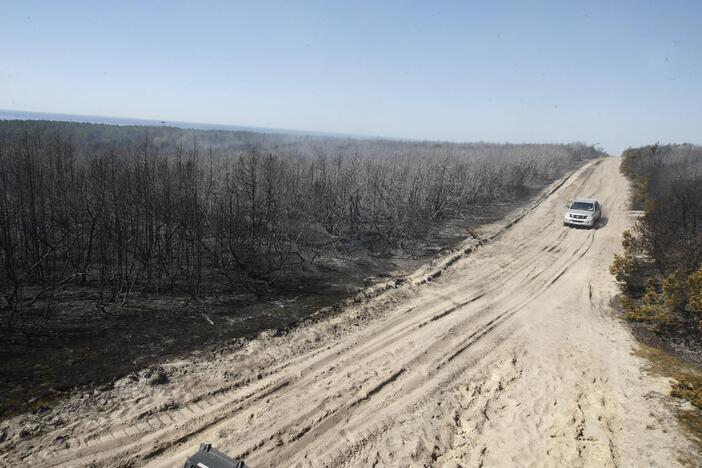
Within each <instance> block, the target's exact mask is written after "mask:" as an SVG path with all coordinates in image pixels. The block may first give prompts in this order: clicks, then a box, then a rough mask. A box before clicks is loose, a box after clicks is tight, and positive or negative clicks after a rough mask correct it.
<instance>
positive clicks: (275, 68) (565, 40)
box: [0, 0, 702, 152]
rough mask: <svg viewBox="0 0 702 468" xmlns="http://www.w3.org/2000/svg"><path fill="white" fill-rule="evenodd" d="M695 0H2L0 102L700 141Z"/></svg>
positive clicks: (109, 111)
mask: <svg viewBox="0 0 702 468" xmlns="http://www.w3.org/2000/svg"><path fill="white" fill-rule="evenodd" d="M701 25H702V2H700V1H660V0H655V1H617V0H610V1H591V2H586V1H529V0H522V1H494V2H486V1H482V2H468V1H465V2H440V1H426V2H424V1H422V2H419V1H417V2H410V1H397V2H392V1H388V2H380V1H367V2H362V1H338V2H332V1H318V2H302V1H301V2H293V1H280V2H266V1H258V2H257V1H251V2H241V3H238V2H224V1H222V2H207V1H203V2H197V1H191V2H166V1H163V2H158V1H144V2H141V1H133V2H132V1H115V2H108V1H84V2H65V1H44V2H34V1H24V0H17V1H14V2H10V1H6V0H0V109H12V110H27V111H41V112H59V113H73V114H89V115H104V116H111V117H134V118H150V119H157V120H162V119H163V120H179V121H188V122H205V123H221V124H232V125H250V126H262V127H276V128H288V129H300V130H312V131H327V132H339V133H351V134H365V135H381V136H389V137H402V138H413V139H442V140H452V141H476V140H482V141H497V142H504V141H510V142H522V141H541V142H570V141H586V142H589V143H598V142H599V143H601V144H602V146H603V147H604V148H605V149H606V150H608V151H610V152H618V151H621V150H622V149H623V148H626V147H627V146H636V145H641V144H646V143H650V142H655V141H657V140H660V141H661V142H692V143H702V26H701Z"/></svg>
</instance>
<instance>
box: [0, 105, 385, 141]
mask: <svg viewBox="0 0 702 468" xmlns="http://www.w3.org/2000/svg"><path fill="white" fill-rule="evenodd" d="M0 120H51V121H57V122H83V123H98V124H109V125H138V126H145V127H177V128H190V129H195V130H229V131H233V132H256V133H279V134H286V135H310V136H321V137H336V138H364V139H365V138H372V139H376V138H378V137H373V136H362V135H347V134H341V133H327V132H308V131H303V130H287V129H281V128H265V127H245V126H239V125H220V124H206V123H194V122H178V121H173V120H148V119H127V118H122V117H103V116H98V115H75V114H55V113H50V112H26V111H14V110H3V109H0Z"/></svg>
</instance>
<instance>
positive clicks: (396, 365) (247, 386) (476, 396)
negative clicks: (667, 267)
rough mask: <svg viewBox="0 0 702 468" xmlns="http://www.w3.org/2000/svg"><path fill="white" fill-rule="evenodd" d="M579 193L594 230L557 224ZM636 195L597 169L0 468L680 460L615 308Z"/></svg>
mask: <svg viewBox="0 0 702 468" xmlns="http://www.w3.org/2000/svg"><path fill="white" fill-rule="evenodd" d="M576 196H585V197H595V198H598V199H599V200H600V201H601V202H602V204H603V206H604V218H603V220H602V222H601V223H600V226H599V227H598V228H597V229H594V230H578V229H571V228H567V227H564V226H563V225H562V215H563V211H564V210H563V206H564V204H565V203H566V202H567V201H568V200H572V199H573V198H575V197H576ZM627 196H628V183H627V181H626V179H625V178H624V177H622V176H621V175H620V173H619V160H618V158H608V159H603V160H598V161H594V162H591V163H588V164H587V165H585V166H584V167H582V168H581V169H579V170H578V171H576V172H575V173H574V174H573V175H571V176H570V177H569V178H568V179H567V180H566V181H565V182H564V183H562V184H556V185H554V190H553V191H552V193H550V194H548V196H546V197H545V198H543V199H542V200H541V201H540V202H539V203H538V204H537V205H535V206H534V207H532V208H531V209H530V210H529V211H528V212H527V213H526V214H525V215H524V216H523V217H522V218H521V219H520V220H519V221H518V222H516V223H515V224H513V225H512V226H510V227H509V228H506V229H504V230H502V231H500V234H499V235H497V236H495V237H494V238H493V239H492V240H491V241H489V242H487V243H485V244H484V245H482V246H480V247H479V248H477V249H475V250H474V251H473V252H472V253H470V254H469V255H465V256H462V257H461V258H460V259H458V261H456V262H455V263H453V264H452V265H451V266H450V267H448V268H447V269H446V270H445V271H443V273H442V274H441V276H439V277H437V278H435V279H434V280H432V281H430V282H426V283H424V284H421V285H418V286H403V287H400V288H397V289H393V290H391V291H389V292H387V293H385V294H383V295H382V296H380V297H377V298H375V299H372V300H370V301H369V302H367V303H362V304H358V305H355V306H351V307H349V308H348V310H345V311H343V312H342V313H340V314H339V315H337V316H335V317H332V318H330V319H327V320H324V321H322V322H319V323H316V324H313V325H309V326H305V327H302V328H301V329H299V330H296V331H294V332H291V333H289V334H288V335H285V336H282V337H273V336H262V337H261V338H260V339H257V340H255V341H253V342H251V343H250V344H249V345H247V346H246V347H245V348H244V349H242V350H238V351H234V352H229V353H222V354H221V355H220V356H217V357H215V358H208V359H204V358H203V359H199V358H193V359H191V360H187V361H181V362H176V363H171V364H169V365H168V366H166V369H167V370H168V372H169V375H171V376H172V377H171V383H170V384H168V385H166V386H163V387H145V386H139V384H138V383H134V382H131V381H129V379H124V381H120V382H118V384H117V385H116V386H115V388H114V389H112V390H110V391H109V392H107V393H106V394H105V395H102V396H87V397H85V396H84V399H83V400H82V401H83V402H82V403H81V400H76V401H74V402H73V403H67V404H66V406H65V407H64V409H63V411H64V413H63V418H64V421H65V422H66V424H64V425H62V426H60V427H58V428H57V429H55V430H46V431H44V433H43V434H42V435H40V436H37V437H36V438H34V439H31V440H29V441H27V442H26V443H24V444H25V445H22V443H19V444H18V445H17V447H16V451H15V452H14V455H13V454H10V455H7V454H6V455H5V456H3V457H0V462H2V461H3V458H4V459H5V462H7V461H10V460H11V458H12V457H14V456H16V457H18V459H23V460H24V461H26V462H29V461H31V462H32V463H35V464H37V465H46V466H56V465H66V466H69V465H70V466H80V465H91V464H92V465H93V466H143V465H146V466H155V467H156V466H158V467H172V466H179V465H182V463H183V461H184V459H185V458H186V456H187V455H188V454H190V453H192V452H194V451H195V450H196V448H197V446H198V444H199V443H200V442H205V441H206V442H210V443H212V444H213V445H214V446H216V447H217V448H218V449H220V450H222V451H224V452H226V453H229V454H231V455H233V456H240V457H244V458H245V459H246V461H247V463H248V464H249V465H250V466H252V467H259V466H342V465H346V466H366V465H373V466H376V465H403V466H419V465H424V466H431V465H436V466H539V467H541V466H554V467H560V466H598V467H599V466H613V467H616V466H671V465H674V464H675V463H677V460H678V459H679V458H680V456H681V454H685V453H688V454H689V453H691V452H692V448H691V446H690V445H689V443H688V442H687V441H686V439H685V438H684V437H683V436H681V435H680V431H679V429H678V428H677V425H676V422H675V419H674V418H673V417H672V416H671V411H670V409H669V408H668V407H667V405H666V399H667V397H666V396H665V394H666V393H667V390H668V383H667V382H666V381H665V380H662V379H659V378H655V377H653V376H649V375H647V374H646V373H645V372H644V371H642V367H643V366H644V364H645V363H644V362H643V361H642V360H641V359H640V358H638V357H636V356H635V355H633V354H632V352H633V350H634V349H635V347H636V345H635V343H634V340H633V339H632V337H631V336H630V334H629V333H628V331H627V330H626V328H625V326H624V325H623V324H622V323H621V322H620V321H619V320H617V319H616V318H614V317H613V314H612V311H611V309H610V305H609V304H610V300H611V298H612V297H613V295H614V294H615V288H614V285H613V283H612V278H611V277H610V275H609V273H608V266H609V264H610V263H611V259H612V256H613V254H614V252H615V251H617V250H618V248H619V246H620V239H621V234H622V232H623V231H624V229H626V228H627V226H628V225H629V224H630V216H629V213H628V209H627ZM485 234H486V235H487V234H488V233H485ZM91 398H92V399H94V400H91ZM101 398H102V399H101ZM86 401H96V402H97V403H95V407H91V406H90V405H89V404H86ZM71 404H72V405H73V406H71ZM100 405H102V406H103V409H102V410H100V409H99V408H100ZM57 440H59V443H57V442H56V441H57ZM30 445H31V447H30ZM22 450H24V451H22ZM0 464H2V463H0Z"/></svg>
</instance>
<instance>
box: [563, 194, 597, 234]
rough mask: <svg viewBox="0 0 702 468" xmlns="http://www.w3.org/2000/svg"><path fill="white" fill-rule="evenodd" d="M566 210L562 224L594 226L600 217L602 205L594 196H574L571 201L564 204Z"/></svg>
mask: <svg viewBox="0 0 702 468" xmlns="http://www.w3.org/2000/svg"><path fill="white" fill-rule="evenodd" d="M566 208H567V211H566V214H565V216H564V217H563V225H564V226H585V227H589V228H591V227H594V226H595V223H597V221H598V220H599V219H600V218H601V217H602V205H600V202H598V201H597V200H595V199H594V198H576V199H575V201H574V202H573V203H571V204H570V205H566Z"/></svg>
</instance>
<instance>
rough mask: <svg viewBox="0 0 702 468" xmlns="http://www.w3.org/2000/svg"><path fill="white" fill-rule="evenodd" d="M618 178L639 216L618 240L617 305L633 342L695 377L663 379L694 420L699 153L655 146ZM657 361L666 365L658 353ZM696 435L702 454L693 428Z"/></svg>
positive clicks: (698, 354) (700, 323)
mask: <svg viewBox="0 0 702 468" xmlns="http://www.w3.org/2000/svg"><path fill="white" fill-rule="evenodd" d="M621 171H622V173H623V174H625V175H626V176H627V177H628V178H629V179H631V181H632V183H633V184H632V185H633V193H632V208H633V209H634V210H639V211H637V212H638V216H636V221H635V222H634V225H633V227H632V228H631V229H630V230H628V231H626V232H624V235H623V239H622V247H623V252H622V254H616V255H615V257H614V260H613V262H612V265H611V266H610V272H611V273H612V274H613V275H614V276H615V278H616V280H617V281H618V284H619V288H620V291H621V300H620V301H619V304H620V306H621V308H622V310H623V315H624V318H625V319H627V320H629V321H630V322H631V323H632V325H633V329H634V331H635V333H636V335H637V336H638V337H639V339H641V340H642V341H644V343H647V344H653V345H660V344H662V345H663V346H664V347H665V348H666V349H667V350H668V352H672V353H673V354H675V355H677V356H678V357H682V358H684V359H686V360H687V361H689V362H690V364H689V366H692V367H696V369H697V371H696V372H676V373H673V374H670V373H669V372H664V373H666V374H669V375H672V376H673V377H674V378H675V380H676V382H675V383H674V384H673V385H672V387H671V395H672V396H674V397H676V398H681V399H684V400H687V401H689V402H690V403H691V404H692V405H694V406H696V407H697V408H698V410H697V411H698V412H699V411H700V409H702V379H700V378H699V375H700V374H702V190H701V189H700V188H701V187H702V147H699V146H694V145H664V146H661V145H658V144H655V145H651V146H646V147H641V148H633V149H628V150H626V151H625V152H624V154H623V155H622V163H621ZM641 210H642V211H641ZM652 355H653V354H652ZM655 359H656V360H657V361H660V360H661V359H664V358H663V357H662V355H661V354H660V353H659V354H657V355H655ZM668 359H669V360H672V359H673V358H668ZM654 367H660V366H657V365H656V366H654ZM673 367H674V368H675V367H678V368H679V367H680V366H679V365H677V366H676V365H673ZM697 417H702V413H698V416H697ZM686 421H687V426H688V427H690V424H689V418H683V422H686ZM693 426H694V425H693ZM695 431H696V434H697V440H698V443H699V444H700V446H701V447H702V438H700V432H701V431H700V425H699V424H698V425H697V426H696V428H693V432H695Z"/></svg>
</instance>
